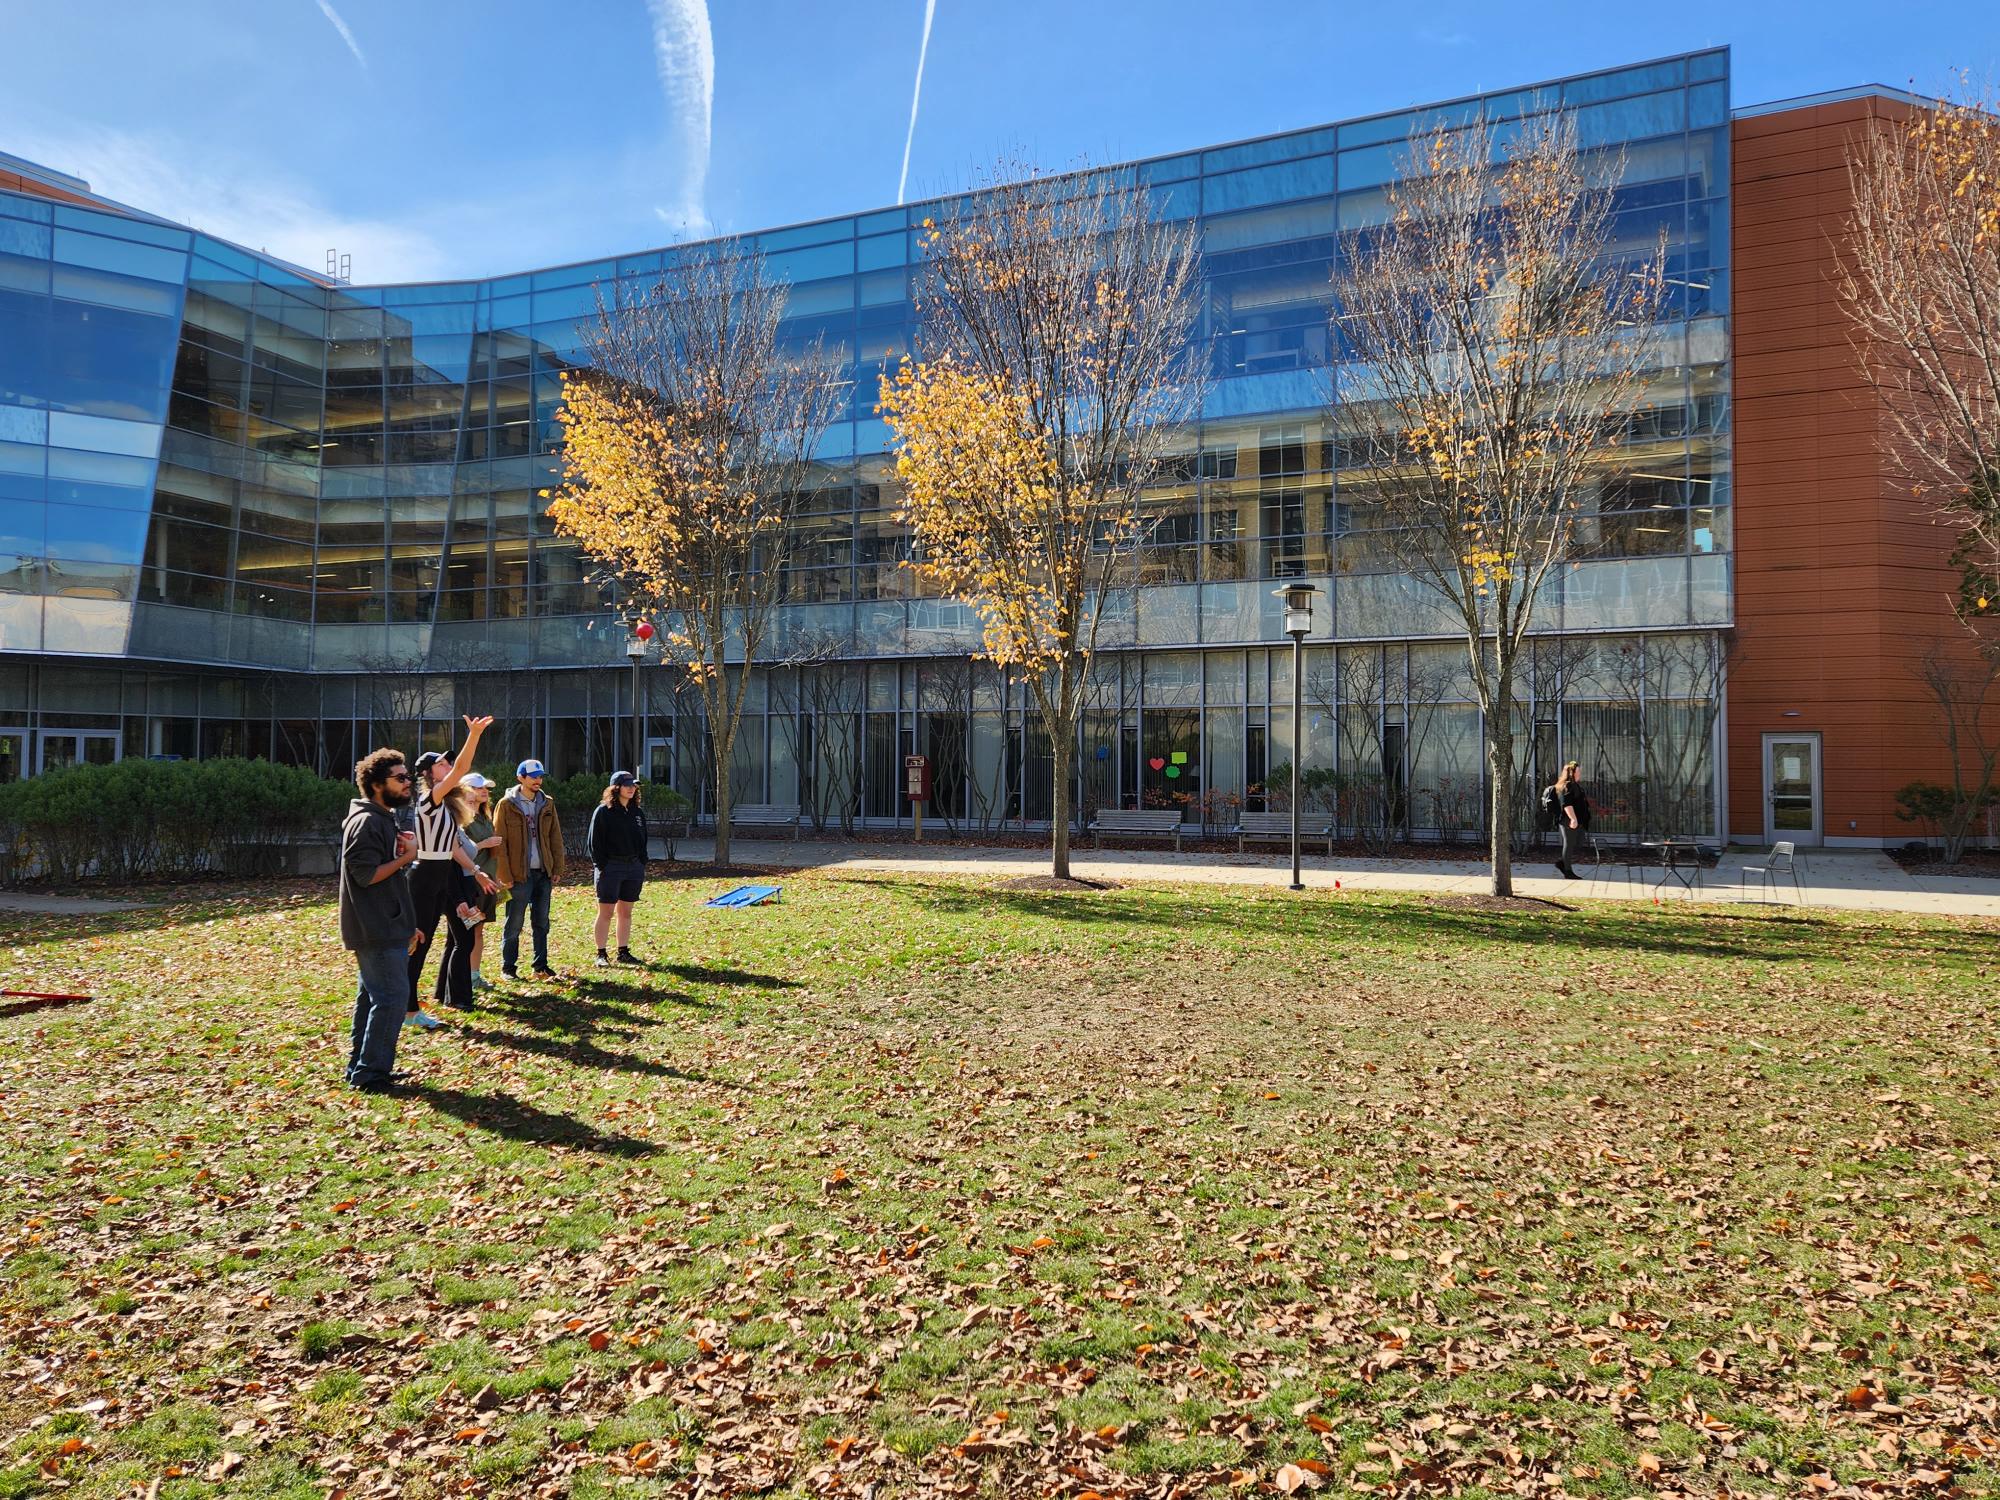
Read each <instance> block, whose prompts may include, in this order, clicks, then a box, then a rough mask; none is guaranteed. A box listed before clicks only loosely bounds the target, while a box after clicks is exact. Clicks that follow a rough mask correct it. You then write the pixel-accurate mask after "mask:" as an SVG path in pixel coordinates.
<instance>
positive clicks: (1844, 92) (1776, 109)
mask: <svg viewBox="0 0 2000 1500" xmlns="http://www.w3.org/2000/svg"><path fill="white" fill-rule="evenodd" d="M1850 99H1893V100H1895V101H1896V102H1897V103H1898V104H1914V105H1916V106H1917V108H1919V109H1935V108H1936V107H1937V106H1938V105H1940V104H1942V103H1943V102H1944V101H1943V100H1942V99H1934V98H1932V97H1931V96H1930V95H1928V94H1917V93H1912V92H1911V91H1910V90H1908V89H1894V88H1890V87H1889V86H1888V85H1887V84H1886V83H1857V84H1855V85H1854V86H1853V87H1852V88H1844V89H1828V90H1826V91H1825V92H1823V93H1818V94H1799V95H1796V96H1795V97H1793V98H1790V99H1773V100H1771V101H1770V102H1769V103H1766V104H1746V105H1744V106H1742V107H1741V108H1740V109H1733V110H1731V111H1730V112H1729V118H1730V119H1732V120H1747V119H1752V118H1754V117H1756V116H1758V115H1781V114H1789V113H1790V112H1791V111H1792V110H1795V109H1813V108H1816V107H1817V106H1819V105H1822V104H1844V103H1846V102H1847V101H1848V100H1850Z"/></svg>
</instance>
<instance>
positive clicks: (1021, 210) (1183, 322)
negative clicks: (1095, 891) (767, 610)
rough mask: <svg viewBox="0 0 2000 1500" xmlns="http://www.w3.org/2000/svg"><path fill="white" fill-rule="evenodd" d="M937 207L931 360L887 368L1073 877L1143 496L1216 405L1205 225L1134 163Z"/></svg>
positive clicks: (924, 352)
mask: <svg viewBox="0 0 2000 1500" xmlns="http://www.w3.org/2000/svg"><path fill="white" fill-rule="evenodd" d="M963 202H964V206H963V208H962V209H960V211H958V212H957V213H956V214H955V215H953V216H950V217H947V218H946V219H944V221H943V222H941V223H933V222H932V221H926V228H927V229H928V230H929V231H930V232H929V234H928V236H927V238H926V245H925V249H926V253H925V277H924V289H923V292H922V294H921V296H920V298H919V302H918V306H919V312H920V315H921V318H922V336H921V356H922V357H921V359H920V361H919V362H918V363H916V364H905V365H904V366H903V368H902V369H901V371H899V372H898V374H897V376H896V378H895V379H894V380H890V381H885V382H884V384H883V392H882V410H883V413H884V415H885V417H886V418H887V419H888V421H889V423H890V425H891V426H892V427H893V428H894V429H895V432H896V438H897V444H898V457H897V471H898V473H899V474H900V475H901V477H902V479H903V481H904V486H905V489H904V507H903V514H904V516H905V517H906V518H907V519H908V520H909V521H910V523H911V525H912V528H913V530H914V532H915V534H916V543H917V549H916V558H915V566H916V567H917V568H918V569H919V571H921V572H923V573H925V574H926V575H928V576H929V577H930V578H932V579H934V580H935V581H936V582H937V583H938V584H939V585H940V586H941V587H942V588H943V589H944V591H945V592H946V593H947V594H948V595H950V596H951V597H953V598H958V599H962V600H964V601H965V602H967V603H969V604H971V605H972V606H973V607H974V608H975V609H976V610H977V611H978V612H979V615H980V621H981V624H982V626H983V627H984V638H985V651H986V655H987V656H988V657H989V658H990V659H991V660H993V661H994V662H996V663H998V664H1000V665H1002V666H1004V667H1006V668H1007V669H1008V670H1010V671H1012V672H1014V673H1015V674H1016V675H1017V676H1018V677H1019V679H1020V680H1021V681H1022V682H1023V683H1025V685H1026V686H1027V689H1028V693H1029V696H1030V698H1031V700H1032V701H1033V703H1034V705H1035V708H1036V710H1037V712H1038V713H1039V715H1040V718H1041V723H1042V727H1043V729H1044V731H1045V732H1046V736H1047V740H1048V745H1049V754H1050V758H1051V761H1052V767H1051V771H1052V804H1053V805H1052V819H1051V821H1052V824H1053V833H1054V849H1053V862H1052V868H1053V872H1054V874H1055V876H1056V877H1057V878H1058V879H1065V878H1067V877H1068V875H1069V847H1070V825H1071V806H1070V803H1071V793H1072V785H1073V782H1074V765H1075V752H1076V744H1077V726H1078V721H1079V716H1080V715H1081V714H1082V713H1083V710H1084V703H1085V699H1086V697H1087V695H1088V692H1089V681H1090V659H1091V656H1092V654H1093V653H1094V652H1095V650H1096V648H1097V641H1098V632H1099V626H1100V624H1101V622H1102V621H1103V619H1104V616H1105V605H1106V601H1107V597H1108V596H1109V594H1110V592H1111V590H1112V589H1113V588H1114V587H1116V586H1118V585H1120V584H1122V583H1124V582H1125V581H1127V580H1128V579H1129V577H1130V575H1131V570H1132V553H1133V550H1134V548H1135V547H1136V546H1137V545H1138V539H1139V537H1140V535H1141V531H1142V528H1141V526H1140V524H1139V520H1138V502H1139V497H1140V494H1141V492H1142V491H1143V490H1144V489H1145V487H1146V486H1147V484H1148V483H1149V482H1150V481H1151V480H1152V479H1153V477H1154V476H1155V474H1156V473H1157V472H1158V471H1159V468H1160V464H1161V461H1162V459H1163V457H1165V456H1166V455H1167V454H1168V453H1169V452H1171V451H1172V450H1173V449H1174V447H1175V446H1176V445H1177V444H1182V443H1184V442H1185V438H1184V437H1183V436H1182V435H1181V434H1180V433H1179V432H1178V430H1177V429H1178V428H1179V426H1180V424H1181V423H1182V421H1183V420H1184V419H1185V418H1186V417H1187V416H1188V415H1190V414H1191V413H1193V412H1196V411H1198V410H1199V393H1200V386H1201V380H1202V376H1203V373H1204V370H1205V368H1206V367H1205V362H1204V360H1203V357H1202V351H1201V350H1200V348H1199V347H1198V345H1197V342H1196V340H1195V339H1194V338H1193V337H1192V334H1193V332H1194V328H1195V324H1196V321H1197V318H1198V314H1199V296H1198V294H1199V288H1200V255H1199V247H1198V243H1197V238H1196V232H1195V227H1194V225H1193V224H1192V223H1191V222H1188V221H1179V222H1176V221H1171V220H1163V219H1161V218H1160V217H1159V216H1158V215H1157V213H1156V212H1155V210H1154V207H1153V202H1152V199H1151V196H1150V194H1149V190H1148V189H1147V187H1146V186H1145V184H1143V183H1140V182H1136V181H1134V180H1133V179H1132V178H1131V177H1130V176H1129V175H1126V174H1120V173H1115V172H1084V173H1077V174H1072V175H1069V176H1063V177H1048V176H1042V175H1039V174H1031V175H1029V176H1028V177H1026V179H1025V180H1022V181H1015V182H1006V183H1002V184H1000V185H998V186H995V187H993V188H992V189H990V190H989V191H987V192H985V193H982V194H980V195H978V196H977V197H975V198H969V199H966V200H963Z"/></svg>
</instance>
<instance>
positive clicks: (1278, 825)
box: [1231, 812, 1333, 859]
mask: <svg viewBox="0 0 2000 1500" xmlns="http://www.w3.org/2000/svg"><path fill="white" fill-rule="evenodd" d="M1231 832H1233V833H1234V834H1235V835H1236V852H1237V853H1238V854H1241V853H1242V852H1243V845H1244V844H1245V843H1246V842H1248V841H1249V840H1251V839H1255V840H1256V841H1257V842H1258V843H1260V844H1289V843H1291V841H1292V815H1291V814H1290V813H1288V812H1247V813H1244V814H1243V815H1242V818H1241V821H1239V822H1238V823H1237V825H1236V827H1235V828H1234V829H1232V830H1231ZM1299 839H1300V841H1301V842H1303V841H1304V840H1306V839H1315V840H1317V839H1325V840H1326V855H1327V858H1328V859H1331V858H1333V825H1332V824H1331V823H1329V822H1326V821H1324V820H1322V819H1320V818H1315V817H1310V816H1308V815H1307V814H1305V813H1304V812H1301V813H1300V814H1299Z"/></svg>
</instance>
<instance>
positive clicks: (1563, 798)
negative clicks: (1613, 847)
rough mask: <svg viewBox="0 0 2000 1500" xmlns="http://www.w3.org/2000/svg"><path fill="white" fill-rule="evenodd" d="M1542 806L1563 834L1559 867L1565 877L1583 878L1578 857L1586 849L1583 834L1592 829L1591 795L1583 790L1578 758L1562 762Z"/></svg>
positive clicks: (1569, 878) (1558, 831) (1557, 830)
mask: <svg viewBox="0 0 2000 1500" xmlns="http://www.w3.org/2000/svg"><path fill="white" fill-rule="evenodd" d="M1542 806H1543V808H1544V810H1545V812H1546V814H1547V815H1548V816H1549V817H1550V818H1551V819H1552V820H1553V822H1554V823H1555V827H1556V832H1557V833H1558V834H1560V835H1561V836H1562V853H1561V854H1560V855H1558V856H1557V858H1556V868H1557V869H1558V870H1560V871H1562V873H1563V879H1565V880H1581V879H1583V877H1582V876H1581V875H1579V874H1577V873H1576V856H1577V852H1578V851H1579V850H1581V849H1582V848H1583V836H1584V835H1585V834H1586V833H1588V832H1590V797H1589V796H1588V794H1586V793H1585V791H1584V789H1583V773H1582V770H1581V768H1580V767H1579V766H1578V765H1577V763H1576V762H1575V761H1573V760H1572V761H1565V762H1564V763H1563V768H1562V774H1561V775H1560V776H1558V777H1556V784H1555V785H1554V786H1552V787H1550V788H1549V789H1548V790H1547V791H1546V792H1544V793H1542Z"/></svg>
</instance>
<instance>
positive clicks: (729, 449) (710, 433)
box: [545, 244, 847, 865]
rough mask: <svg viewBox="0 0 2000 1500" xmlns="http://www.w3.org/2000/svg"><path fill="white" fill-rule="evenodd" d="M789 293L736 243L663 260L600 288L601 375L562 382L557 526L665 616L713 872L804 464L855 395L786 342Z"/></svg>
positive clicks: (814, 358) (820, 361) (639, 601)
mask: <svg viewBox="0 0 2000 1500" xmlns="http://www.w3.org/2000/svg"><path fill="white" fill-rule="evenodd" d="M787 296H788V292H787V288H786V286H785V284H784V283H783V282H782V281H780V280H778V279H776V278H774V277H773V276H772V275H771V274H770V271H769V269H768V267H767V266H766V264H765V262H764V259H763V257H762V256H760V255H758V254H756V253H754V252H751V251H748V250H745V249H743V248H741V247H740V246H737V245H735V244H725V245H722V246H720V247H704V248H696V249H690V250H687V251H684V252H679V253H676V254H673V255H671V256H669V258H668V264H667V269H666V271H665V272H664V273H663V274H662V276H661V278H660V280H659V281H657V282H656V283H654V284H653V285H652V286H650V287H646V288H643V289H641V288H635V287H633V286H632V285H631V284H629V283H626V282H617V283H614V284H613V285H612V286H611V287H609V288H604V287H600V288H599V293H598V317H597V322H596V325H595V328H594V329H593V331H592V333H591V335H590V338H589V343H590V356H591V360H592V363H593V365H594V368H593V369H590V370H587V371H582V372H576V373H571V374H566V375H565V376H564V377H563V392H564V399H563V407H562V410H561V412H560V414H559V415H560V419H561V421H562V424H563V429H564V448H563V473H564V482H563V485H562V488H561V489H560V490H558V491H556V492H554V494H553V501H554V503H553V504H551V505H550V507H549V514H550V515H551V517H553V518H554V520H555V523H556V526H557V529H558V530H559V531H561V532H562V533H563V534H564V535H566V536H571V537H574V538H575V539H576V540H577V541H578V542H579V543H581V544H582V546H583V548H584V550H585V551H586V552H587V553H588V554H589V555H590V556H591V557H592V558H593V559H594V560H595V561H596V563H597V564H598V565H599V567H600V568H601V569H602V570H603V571H604V572H605V573H606V574H608V575H609V576H610V577H612V578H615V579H616V580H617V582H618V583H619V584H620V585H621V586H622V588H623V591H624V595H625V597H626V599H627V600H629V601H630V602H631V604H632V605H633V606H634V607H635V608H637V609H639V610H642V611H645V612H648V613H652V614H657V615H659V616H660V617H661V621H660V623H661V624H662V626H663V627H664V628H663V630H662V639H663V641H664V642H665V643H666V645H667V648H668V650H669V651H670V652H671V653H675V654H676V659H678V660H680V661H681V662H683V663H684V664H685V666H686V669H687V671H688V673H689V676H690V678H691V680H692V682H693V683H694V685H695V687H696V688H697V689H698V691H699V692H700V695H701V698H702V705H703V708H704V710H705V717H706V719H707V723H708V732H709V735H710V736H711V737H712V739H713V742H714V778H715V779H714V793H715V808H714V811H715V860H716V863H717V864H720V865H727V864H728V863H729V809H730V804H731V801H732V798H733V795H734V787H733V771H734V759H735V757H734V754H733V752H734V749H735V740H736V730H737V726H738V725H739V724H740V722H741V720H742V714H743V703H744V698H745V695H746V693H747V691H748V689H749V685H750V680H751V675H752V673H753V671H754V670H755V666H756V662H757V658H758V655H759V652H760V651H761V649H762V648H763V645H764V642H765V637H766V634H767V632H768V631H769V629H770V626H771V623H772V616H773V612H774V610H775V609H776V607H777V604H778V601H779V599H780V597H781V595H782V592H783V589H784V584H785V563H786V561H787V558H788V556H789V552H790V546H791V541H792V534H793V529H794V523H795V520H796V517H797V515H798V512H799V510H800V506H801V500H802V497H803V495H804V494H805V492H806V489H807V486H808V483H809V481H810V479H811V476H812V473H813V469H814V460H813V453H814V451H815V449H816V448H817V447H818V445H819V441H820V438H821V436H822V435H823V434H824V433H825V431H826V428H827V425H828V423H829V422H830V421H831V420H832V416H833V413H834V410H835V408H836V407H837V406H838V405H840V404H841V403H843V402H844V401H845V400H846V399H847V387H846V384H845V382H844V380H843V379H842V378H841V376H840V375H839V374H838V373H837V372H835V371H832V370H830V369H828V368H827V366H826V363H825V360H824V358H823V351H822V350H821V349H820V348H819V347H818V346H817V344H814V345H809V346H808V347H806V348H805V349H803V350H788V349H787V348H786V347H785V346H784V344H783V342H782V340H781V336H780V326H779V325H780V321H781V320H782V318H783V317H784V313H785V304H786V300H787ZM545 493H546V492H545Z"/></svg>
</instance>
